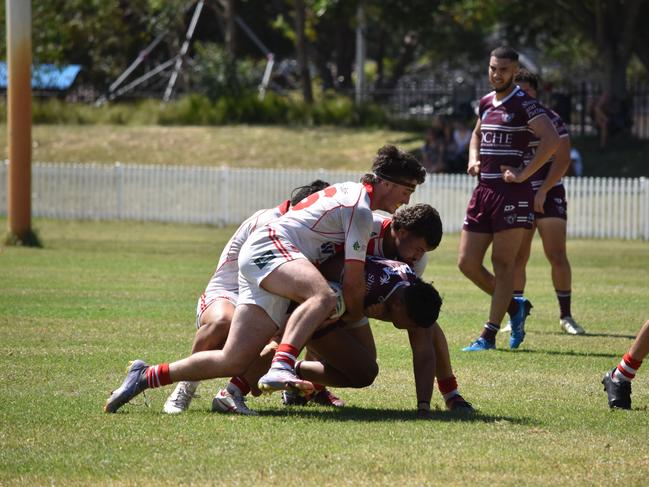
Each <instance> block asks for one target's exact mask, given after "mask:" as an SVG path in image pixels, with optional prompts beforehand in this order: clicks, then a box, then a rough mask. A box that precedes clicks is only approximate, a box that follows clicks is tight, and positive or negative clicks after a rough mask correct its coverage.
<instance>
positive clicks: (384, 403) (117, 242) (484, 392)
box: [0, 220, 649, 486]
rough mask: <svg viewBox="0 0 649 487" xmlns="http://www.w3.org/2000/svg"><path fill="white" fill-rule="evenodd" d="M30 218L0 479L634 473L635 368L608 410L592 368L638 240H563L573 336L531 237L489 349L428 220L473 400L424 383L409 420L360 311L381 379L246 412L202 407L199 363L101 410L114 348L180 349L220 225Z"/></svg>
mask: <svg viewBox="0 0 649 487" xmlns="http://www.w3.org/2000/svg"><path fill="white" fill-rule="evenodd" d="M0 224H3V225H5V224H6V222H5V221H4V220H0ZM35 226H36V228H37V229H38V230H39V232H40V236H41V238H42V239H43V241H44V243H45V247H44V248H43V249H30V248H4V249H2V250H1V252H0V336H1V337H2V340H1V341H0V393H1V395H2V396H1V400H0V439H1V442H0V485H14V484H22V485H33V484H52V485H53V484H58V485H70V484H91V483H92V484H97V483H98V484H120V485H121V484H124V485H178V484H190V483H195V484H222V485H233V484H240V485H251V484H268V485H280V484H282V485H298V484H303V485H324V484H334V485H434V484H439V485H467V484H472V485H487V484H492V485H521V484H522V485H556V484H564V485H566V484H570V485H638V486H639V485H646V482H647V472H649V448H648V447H647V445H646V439H647V437H648V436H649V421H648V418H649V416H648V414H649V413H648V408H649V370H644V369H641V370H640V372H639V374H638V378H637V379H636V381H635V382H634V391H635V392H634V395H633V401H634V410H633V411H628V412H627V411H609V409H608V408H607V406H606V396H605V394H604V392H603V391H602V387H601V385H600V383H599V381H600V379H601V375H602V374H603V372H605V371H606V370H607V369H609V368H612V367H613V365H614V364H615V363H616V362H617V361H618V360H619V357H620V356H621V355H622V354H623V353H624V352H625V351H626V349H627V348H628V346H629V345H630V343H631V340H632V338H633V336H634V335H635V333H636V332H637V330H638V329H639V328H640V326H641V325H642V323H643V322H644V320H645V319H647V317H649V312H648V311H649V305H648V304H647V291H648V288H647V269H649V245H648V244H647V243H646V242H634V241H604V240H589V241H587V240H574V241H571V242H570V243H569V251H570V255H571V260H572V264H573V274H574V282H575V284H574V304H573V310H574V314H575V317H576V318H577V319H578V320H579V321H581V322H582V323H583V324H584V326H585V327H586V329H587V331H588V332H589V334H588V335H587V336H583V337H570V336H567V335H564V334H562V333H561V332H560V331H559V328H558V323H557V321H558V320H557V305H556V302H555V298H554V296H553V292H552V287H551V283H550V279H549V270H548V266H547V265H546V263H545V261H544V260H543V258H542V256H541V253H540V248H539V245H538V242H535V248H534V251H533V258H532V260H531V263H530V266H529V268H528V278H529V285H528V290H527V291H528V296H529V297H530V298H531V300H532V301H533V303H534V306H535V307H534V310H533V314H532V316H531V317H530V319H529V321H528V335H527V338H526V340H525V342H524V343H523V345H522V346H521V349H520V350H518V351H516V352H510V351H508V350H506V349H505V348H504V347H505V344H506V339H505V338H503V337H501V338H500V339H499V350H497V351H493V352H486V353H482V354H465V353H462V352H460V351H459V350H460V348H461V347H462V346H465V345H466V344H468V343H469V341H470V340H471V339H473V338H474V337H475V336H476V334H477V333H478V332H479V329H480V326H481V322H482V321H483V320H484V319H485V316H486V310H487V298H486V296H485V295H483V294H481V293H480V292H479V291H478V290H477V289H476V288H475V287H474V286H472V285H471V284H470V283H469V282H468V281H467V280H466V279H465V278H463V277H462V276H461V275H460V273H459V271H457V269H456V267H455V259H456V252H457V243H458V240H457V236H456V235H448V236H446V237H445V239H444V241H443V242H442V245H441V247H440V249H439V250H437V251H436V252H435V253H434V254H433V255H432V258H431V262H430V263H429V265H428V269H427V273H426V277H428V278H429V279H433V280H434V281H435V284H436V286H437V287H438V288H439V289H440V290H441V292H442V294H443V295H444V298H445V303H444V307H443V311H442V316H441V320H440V323H441V324H442V326H443V328H444V329H445V331H446V334H447V336H448V341H449V344H450V347H451V354H452V358H453V361H454V366H455V370H456V375H457V377H458V380H459V382H460V387H461V390H462V392H463V393H464V395H465V397H466V398H467V399H469V400H470V401H471V402H472V403H473V404H474V406H475V407H476V408H477V409H478V410H479V414H477V415H476V416H475V417H471V418H456V417H453V415H451V414H449V413H447V412H446V411H444V410H443V409H442V404H443V403H442V401H441V398H440V396H439V393H438V392H437V391H436V392H435V394H434V397H433V406H434V407H437V408H439V410H438V411H437V412H436V413H435V415H434V418H433V419H432V420H429V421H426V420H415V419H414V411H413V407H414V406H415V404H414V403H415V395H414V383H413V379H412V372H411V361H410V354H409V347H408V344H407V342H408V341H407V338H406V335H405V333H403V332H400V331H398V330H395V329H393V328H392V327H391V326H389V325H388V324H386V323H375V324H374V326H373V329H374V333H375V337H376V341H377V346H378V353H379V362H380V367H381V372H380V374H379V377H378V378H377V380H376V382H375V383H374V384H373V385H372V386H371V387H369V388H367V389H365V390H338V393H339V394H340V395H341V396H342V397H343V398H344V399H345V400H346V401H347V402H348V406H347V407H346V408H344V409H343V410H337V411H332V410H329V409H325V408H322V407H304V408H295V409H291V410H287V409H285V408H284V407H283V406H282V405H281V403H280V398H279V396H278V395H273V396H268V397H264V398H255V399H251V400H250V405H251V407H253V408H254V409H256V410H258V411H259V412H260V413H261V416H260V417H252V418H250V417H229V416H222V415H217V414H213V413H211V412H210V402H211V394H212V393H213V391H214V389H215V387H216V386H217V385H218V384H221V383H223V381H210V382H208V383H207V384H204V385H203V386H202V397H201V398H199V399H197V400H196V402H195V403H194V404H193V405H192V410H191V411H190V412H189V413H188V414H185V415H181V416H176V417H169V416H166V415H164V414H162V413H161V408H162V404H163V402H164V399H165V398H166V395H167V393H168V392H170V389H168V388H167V389H164V390H154V391H150V393H149V394H148V397H149V400H150V402H151V407H149V408H147V407H144V405H143V404H142V400H139V399H136V403H137V404H134V405H128V406H126V407H124V408H123V411H121V412H120V413H119V414H116V415H110V416H109V415H105V414H104V413H102V411H101V406H102V405H103V402H104V400H105V399H106V397H107V395H108V393H109V392H110V390H111V389H112V388H114V387H116V386H117V385H118V384H119V383H120V382H121V380H122V378H123V372H124V368H125V365H126V363H127V361H128V360H129V359H134V358H137V357H140V358H143V359H145V360H147V361H150V362H159V361H165V360H173V359H176V358H180V357H181V356H183V355H184V354H186V353H187V351H188V350H189V346H190V341H191V338H192V335H193V316H194V308H195V300H196V298H197V296H198V295H199V293H200V292H202V290H203V287H204V286H205V284H206V283H207V281H208V279H209V277H210V276H211V273H212V271H213V267H214V265H215V263H216V260H217V259H218V255H219V253H220V250H221V248H222V246H223V245H224V243H225V241H226V240H227V238H228V237H229V235H230V233H231V232H232V228H226V229H216V228H211V227H201V226H177V225H161V224H140V223H129V222H69V221H66V222H64V221H36V222H35ZM200 390H201V389H199V391H200Z"/></svg>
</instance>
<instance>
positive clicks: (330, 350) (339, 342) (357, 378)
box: [298, 324, 379, 388]
mask: <svg viewBox="0 0 649 487" xmlns="http://www.w3.org/2000/svg"><path fill="white" fill-rule="evenodd" d="M326 331H327V333H323V334H317V335H316V336H314V337H313V338H312V339H311V340H310V341H309V347H310V348H312V349H313V350H314V352H315V353H317V354H318V356H319V357H320V358H321V359H322V360H323V361H302V362H300V364H299V367H298V369H299V375H300V377H301V378H304V379H306V380H309V381H311V382H314V381H315V382H317V383H320V384H324V385H328V386H332V387H353V388H362V387H367V386H369V385H371V384H372V383H373V382H374V379H375V378H376V376H377V374H378V371H379V369H378V364H377V363H376V347H375V344H374V337H373V336H372V330H371V328H370V326H369V324H367V325H364V326H361V327H357V328H353V329H349V330H347V329H345V328H340V327H331V328H329V329H327V330H326Z"/></svg>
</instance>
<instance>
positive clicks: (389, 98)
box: [364, 81, 649, 140]
mask: <svg viewBox="0 0 649 487" xmlns="http://www.w3.org/2000/svg"><path fill="white" fill-rule="evenodd" d="M491 90H492V89H491V88H490V87H489V86H488V85H486V84H484V83H476V84H469V83H468V82H464V83H463V84H457V83H456V84H452V85H449V84H439V85H437V84H435V83H428V82H425V81H419V82H410V83H408V84H404V85H402V86H400V87H399V88H397V89H394V90H368V91H367V92H366V93H365V94H364V99H366V100H374V101H377V102H379V103H380V104H381V105H382V106H384V107H385V108H386V109H387V110H388V111H389V112H390V113H391V114H392V115H393V116H396V117H398V118H406V119H418V120H429V119H431V118H432V117H434V116H438V115H439V116H444V117H449V118H458V119H463V120H468V119H474V118H475V113H474V110H475V106H476V103H477V101H478V100H479V99H480V98H481V97H482V96H484V95H485V94H486V93H488V92H490V91H491ZM627 92H628V100H627V103H626V108H625V110H626V113H625V118H627V119H628V121H627V123H628V124H629V127H628V131H629V132H630V133H631V135H633V136H634V137H637V138H639V139H643V140H647V139H649V85H647V84H646V83H641V82H630V83H629V86H628V88H627ZM601 94H602V87H601V86H600V85H599V84H596V83H591V82H581V83H574V84H562V85H554V86H552V85H547V86H544V87H543V89H542V90H541V92H540V94H539V98H540V100H541V101H542V102H543V103H544V104H545V105H546V106H548V107H550V108H552V109H554V110H555V111H556V112H557V113H559V115H561V117H562V118H563V120H564V122H565V123H566V124H567V125H568V126H569V127H570V129H571V133H572V135H573V136H581V137H583V136H590V135H595V134H596V133H597V127H596V124H595V121H594V119H593V108H594V106H595V105H596V103H597V100H598V99H599V97H600V96H601Z"/></svg>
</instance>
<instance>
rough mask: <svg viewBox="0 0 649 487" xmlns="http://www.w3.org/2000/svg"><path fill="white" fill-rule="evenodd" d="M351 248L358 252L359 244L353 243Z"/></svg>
mask: <svg viewBox="0 0 649 487" xmlns="http://www.w3.org/2000/svg"><path fill="white" fill-rule="evenodd" d="M352 248H353V249H354V250H355V251H357V252H358V251H359V250H360V249H361V244H359V243H358V242H354V245H352Z"/></svg>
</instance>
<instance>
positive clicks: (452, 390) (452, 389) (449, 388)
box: [437, 375, 460, 403]
mask: <svg viewBox="0 0 649 487" xmlns="http://www.w3.org/2000/svg"><path fill="white" fill-rule="evenodd" d="M437 387H438V389H439V392H440V393H441V394H442V397H443V398H444V402H446V403H448V402H449V401H450V400H451V399H454V398H455V397H456V396H459V395H460V393H459V391H458V390H457V389H458V388H457V379H456V378H455V376H454V375H452V376H450V377H447V378H446V379H437Z"/></svg>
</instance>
